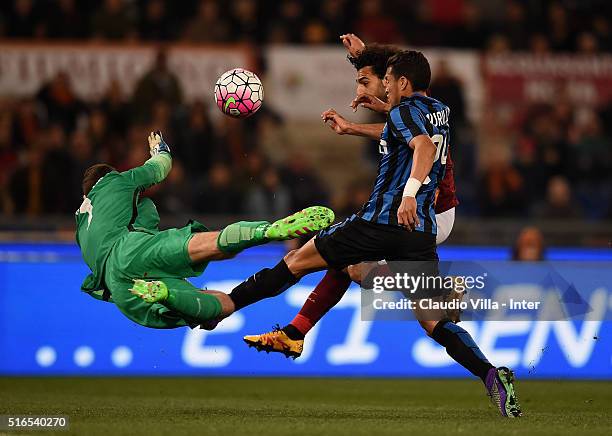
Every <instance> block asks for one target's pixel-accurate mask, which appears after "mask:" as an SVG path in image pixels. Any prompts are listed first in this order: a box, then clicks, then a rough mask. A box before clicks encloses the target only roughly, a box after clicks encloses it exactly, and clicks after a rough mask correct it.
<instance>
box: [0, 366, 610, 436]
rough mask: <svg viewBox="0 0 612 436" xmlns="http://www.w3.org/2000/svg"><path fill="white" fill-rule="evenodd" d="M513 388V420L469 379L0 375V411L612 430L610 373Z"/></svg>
mask: <svg viewBox="0 0 612 436" xmlns="http://www.w3.org/2000/svg"><path fill="white" fill-rule="evenodd" d="M517 390H518V394H519V399H520V401H521V405H522V407H523V412H524V414H525V416H524V417H523V418H521V419H514V420H510V419H503V418H501V417H500V416H498V412H497V411H496V410H494V409H493V407H492V406H491V405H490V403H489V402H488V399H487V398H486V396H485V392H484V388H483V386H482V385H481V383H480V382H479V381H476V380H405V379H396V380H394V379H385V380H382V379H365V380H364V379H316V378H312V379H308V378H301V379H289V378H273V379H270V378H240V379H238V378H0V415H7V414H14V415H34V414H46V415H59V414H61V415H68V416H69V417H70V420H71V423H70V430H69V431H68V432H66V431H62V432H58V434H63V435H66V434H78V435H105V436H108V435H113V436H114V435H119V434H129V435H139V434H143V435H162V434H164V435H182V434H194V435H195V434H197V435H209V434H210V435H221V436H233V435H247V434H256V435H260V436H261V435H266V436H268V435H315V434H316V435H324V434H329V435H343V434H346V435H372V434H375V435H377V436H378V435H387V434H390V435H400V434H401V435H406V434H415V435H419V436H425V435H436V436H439V435H441V434H442V435H444V434H465V435H480V434H487V435H538V434H542V435H543V434H551V435H565V434H567V435H577V434H580V435H596V434H597V435H603V434H611V433H610V431H611V428H612V415H611V410H612V383H611V382H567V381H523V382H521V381H520V380H519V382H518V386H517ZM35 433H36V434H41V433H40V432H38V431H37V432H31V433H28V434H35ZM0 434H8V433H6V432H5V433H2V431H0ZM10 434H15V433H12V432H11V433H10ZM20 434H24V432H20ZM42 434H49V432H48V431H45V432H42Z"/></svg>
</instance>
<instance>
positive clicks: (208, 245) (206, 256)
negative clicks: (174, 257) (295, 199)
mask: <svg viewBox="0 0 612 436" xmlns="http://www.w3.org/2000/svg"><path fill="white" fill-rule="evenodd" d="M333 221H334V213H333V211H332V210H331V209H328V208H326V207H323V206H312V207H307V208H306V209H304V210H301V211H299V212H296V213H294V214H291V215H289V216H288V217H285V218H282V219H279V220H277V221H275V222H273V223H272V224H270V223H269V222H267V221H255V222H250V221H240V222H237V223H233V224H230V225H229V226H227V227H225V228H224V229H223V230H221V231H220V232H218V234H216V241H215V242H216V243H212V241H211V240H210V238H205V240H203V241H198V240H196V241H194V242H193V245H194V247H193V249H192V250H191V252H192V253H193V259H194V261H196V262H197V261H207V260H217V259H224V258H228V257H232V256H233V255H235V254H237V253H239V252H240V251H242V250H245V249H247V248H250V247H254V246H256V245H261V244H265V243H267V242H270V241H284V240H287V239H293V238H297V237H299V236H302V235H304V234H306V233H310V232H314V231H318V230H321V229H324V228H326V227H328V226H329V225H330V224H331V223H332V222H333ZM190 255H191V254H190ZM211 256H212V257H211Z"/></svg>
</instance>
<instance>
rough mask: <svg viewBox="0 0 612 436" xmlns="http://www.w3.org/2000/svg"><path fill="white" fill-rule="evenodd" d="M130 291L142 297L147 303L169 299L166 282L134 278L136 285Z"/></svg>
mask: <svg viewBox="0 0 612 436" xmlns="http://www.w3.org/2000/svg"><path fill="white" fill-rule="evenodd" d="M130 292H131V293H132V294H134V295H136V296H137V297H140V298H142V299H143V300H144V301H146V302H147V303H157V302H160V301H166V300H167V299H168V287H167V286H166V285H165V283H164V282H160V281H157V280H155V281H149V282H148V281H146V280H140V279H138V280H134V287H133V288H131V289H130Z"/></svg>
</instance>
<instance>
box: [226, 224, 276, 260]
mask: <svg viewBox="0 0 612 436" xmlns="http://www.w3.org/2000/svg"><path fill="white" fill-rule="evenodd" d="M268 227H270V223H269V222H268V221H239V222H237V223H233V224H230V225H229V226H227V227H226V228H224V229H223V230H221V233H219V237H218V238H217V247H219V250H221V251H223V252H224V253H231V254H235V253H238V252H240V251H242V250H244V249H247V248H249V247H254V246H256V245H261V244H265V243H266V242H268V238H266V237H265V234H266V230H267V229H268Z"/></svg>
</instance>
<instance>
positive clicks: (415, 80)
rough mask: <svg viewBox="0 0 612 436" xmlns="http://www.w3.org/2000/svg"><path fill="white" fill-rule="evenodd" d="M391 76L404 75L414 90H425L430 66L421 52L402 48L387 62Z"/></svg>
mask: <svg viewBox="0 0 612 436" xmlns="http://www.w3.org/2000/svg"><path fill="white" fill-rule="evenodd" d="M389 67H391V72H392V74H393V77H395V78H396V79H399V78H400V77H402V76H404V77H405V78H407V79H408V80H409V81H410V83H411V84H412V89H413V90H414V91H426V90H427V88H429V83H430V82H431V68H430V67H429V61H427V58H426V57H425V55H424V54H423V53H421V52H420V51H415V50H402V51H400V52H399V53H398V54H396V55H394V56H393V57H391V58H390V59H389V61H388V62H387V68H389Z"/></svg>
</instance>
